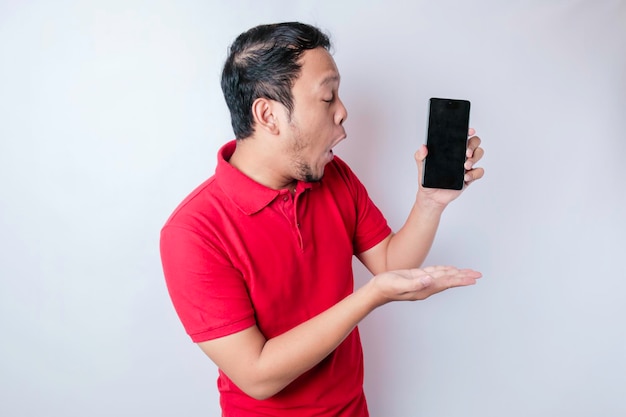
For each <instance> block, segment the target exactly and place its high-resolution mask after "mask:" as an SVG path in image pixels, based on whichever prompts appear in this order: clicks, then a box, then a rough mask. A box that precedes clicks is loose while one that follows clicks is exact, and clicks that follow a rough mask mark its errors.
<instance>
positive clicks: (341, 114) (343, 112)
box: [335, 98, 348, 125]
mask: <svg viewBox="0 0 626 417" xmlns="http://www.w3.org/2000/svg"><path fill="white" fill-rule="evenodd" d="M337 101H338V103H337V104H338V107H337V110H336V111H335V123H336V124H338V125H341V124H343V122H345V121H346V119H347V118H348V109H346V106H344V105H343V101H341V99H339V98H338V99H337Z"/></svg>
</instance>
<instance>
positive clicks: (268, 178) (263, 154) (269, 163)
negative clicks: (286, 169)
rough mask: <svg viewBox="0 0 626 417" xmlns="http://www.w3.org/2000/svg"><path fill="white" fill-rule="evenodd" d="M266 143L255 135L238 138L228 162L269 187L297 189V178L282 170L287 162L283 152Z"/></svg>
mask: <svg viewBox="0 0 626 417" xmlns="http://www.w3.org/2000/svg"><path fill="white" fill-rule="evenodd" d="M265 145H266V143H263V142H262V141H261V140H260V139H255V138H254V137H250V138H246V139H238V140H237V146H236V148H235V152H234V153H233V155H232V156H231V157H230V160H229V161H228V162H229V163H230V164H231V165H232V166H234V167H235V168H237V169H238V170H239V171H241V172H242V173H244V174H245V175H246V176H247V177H249V178H251V179H253V180H254V181H256V182H258V183H259V184H263V185H265V186H266V187H268V188H271V189H274V190H282V189H285V188H288V189H289V190H291V191H295V189H296V184H297V183H298V182H297V180H296V179H294V178H291V177H289V176H286V175H284V173H282V172H281V171H280V168H281V166H283V164H284V163H285V158H284V156H282V155H283V154H282V153H281V152H280V150H279V149H274V148H273V147H271V146H265ZM277 156H279V158H277Z"/></svg>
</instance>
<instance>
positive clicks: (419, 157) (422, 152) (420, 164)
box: [415, 144, 428, 181]
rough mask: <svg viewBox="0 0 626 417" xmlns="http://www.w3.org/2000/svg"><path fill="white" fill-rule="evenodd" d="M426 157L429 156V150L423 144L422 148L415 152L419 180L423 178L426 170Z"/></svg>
mask: <svg viewBox="0 0 626 417" xmlns="http://www.w3.org/2000/svg"><path fill="white" fill-rule="evenodd" d="M426 155H428V148H427V147H426V145H424V144H422V146H420V148H419V149H418V150H417V152H415V162H416V163H417V176H418V178H420V181H421V178H422V170H423V169H424V159H426Z"/></svg>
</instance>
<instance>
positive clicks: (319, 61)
mask: <svg viewBox="0 0 626 417" xmlns="http://www.w3.org/2000/svg"><path fill="white" fill-rule="evenodd" d="M300 62H301V64H302V68H301V69H300V76H299V77H298V79H297V80H296V82H295V83H294V89H295V88H296V87H302V88H307V89H314V90H315V89H319V88H322V87H324V86H326V85H329V86H331V87H332V86H335V85H337V84H339V70H338V69H337V65H336V64H335V60H334V59H333V57H332V56H331V55H330V54H329V53H328V51H327V50H326V49H324V48H315V49H310V50H308V51H306V52H305V53H304V54H302V58H301V59H300Z"/></svg>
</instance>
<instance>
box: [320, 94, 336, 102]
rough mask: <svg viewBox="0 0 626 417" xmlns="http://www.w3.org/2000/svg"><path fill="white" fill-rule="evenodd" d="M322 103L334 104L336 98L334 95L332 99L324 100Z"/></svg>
mask: <svg viewBox="0 0 626 417" xmlns="http://www.w3.org/2000/svg"><path fill="white" fill-rule="evenodd" d="M322 101H323V102H324V103H332V102H333V101H335V96H334V95H333V96H332V97H331V98H327V99H323V100H322Z"/></svg>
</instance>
